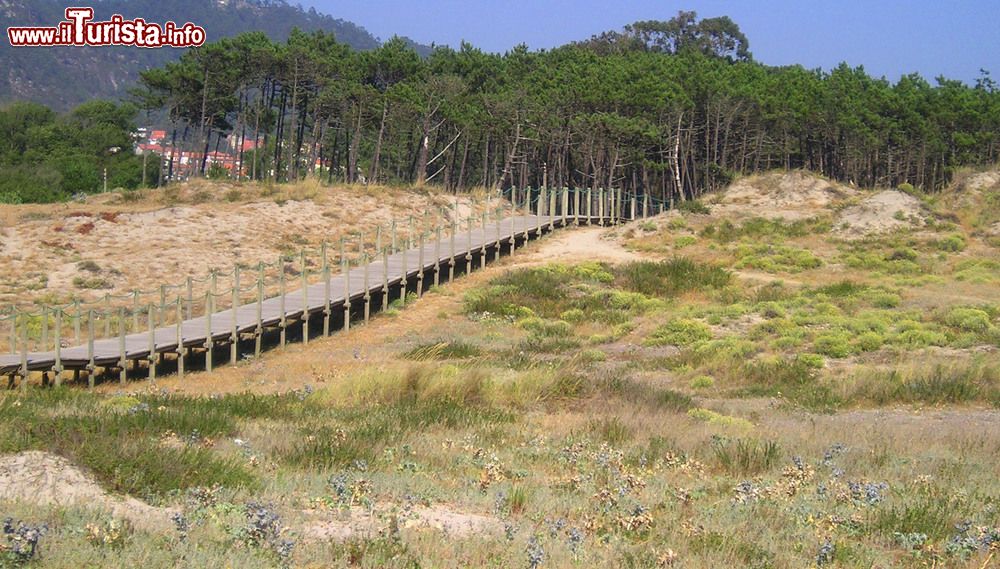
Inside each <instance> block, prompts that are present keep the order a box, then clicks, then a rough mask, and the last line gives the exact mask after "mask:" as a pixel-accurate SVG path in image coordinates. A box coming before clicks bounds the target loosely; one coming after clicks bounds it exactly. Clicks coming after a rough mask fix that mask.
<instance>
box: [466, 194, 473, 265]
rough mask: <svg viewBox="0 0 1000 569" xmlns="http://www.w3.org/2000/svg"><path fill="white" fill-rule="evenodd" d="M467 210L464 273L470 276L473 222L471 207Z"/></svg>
mask: <svg viewBox="0 0 1000 569" xmlns="http://www.w3.org/2000/svg"><path fill="white" fill-rule="evenodd" d="M469 209H470V211H469V217H468V219H466V220H465V221H466V223H468V227H467V228H466V232H465V235H466V239H465V272H466V273H468V274H470V275H471V274H472V224H473V223H474V221H473V217H472V215H473V212H472V211H471V209H472V208H471V206H470V208H469Z"/></svg>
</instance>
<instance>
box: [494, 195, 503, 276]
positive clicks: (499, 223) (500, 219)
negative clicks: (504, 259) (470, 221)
mask: <svg viewBox="0 0 1000 569" xmlns="http://www.w3.org/2000/svg"><path fill="white" fill-rule="evenodd" d="M496 218H497V219H496V224H497V241H496V249H494V250H493V253H494V254H493V262H494V263H495V262H497V261H499V260H500V242H501V241H503V200H501V201H500V205H499V206H498V207H497V212H496Z"/></svg>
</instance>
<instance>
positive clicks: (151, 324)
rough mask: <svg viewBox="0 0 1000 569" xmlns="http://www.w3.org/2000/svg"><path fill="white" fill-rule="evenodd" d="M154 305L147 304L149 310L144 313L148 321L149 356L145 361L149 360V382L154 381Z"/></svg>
mask: <svg viewBox="0 0 1000 569" xmlns="http://www.w3.org/2000/svg"><path fill="white" fill-rule="evenodd" d="M155 312H156V305H155V304H153V303H150V304H149V309H148V310H147V311H146V317H147V319H148V320H149V355H148V356H147V358H146V359H147V360H149V380H150V381H155V380H156V357H157V354H156V315H155V314H154V313H155Z"/></svg>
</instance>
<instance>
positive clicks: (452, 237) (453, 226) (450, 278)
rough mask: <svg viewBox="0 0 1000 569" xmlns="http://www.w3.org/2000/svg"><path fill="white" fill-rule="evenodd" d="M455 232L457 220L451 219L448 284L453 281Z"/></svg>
mask: <svg viewBox="0 0 1000 569" xmlns="http://www.w3.org/2000/svg"><path fill="white" fill-rule="evenodd" d="M456 211H457V208H456ZM457 232H458V222H457V219H453V220H451V235H449V239H450V241H451V255H450V256H449V257H448V282H452V281H454V280H455V233H457Z"/></svg>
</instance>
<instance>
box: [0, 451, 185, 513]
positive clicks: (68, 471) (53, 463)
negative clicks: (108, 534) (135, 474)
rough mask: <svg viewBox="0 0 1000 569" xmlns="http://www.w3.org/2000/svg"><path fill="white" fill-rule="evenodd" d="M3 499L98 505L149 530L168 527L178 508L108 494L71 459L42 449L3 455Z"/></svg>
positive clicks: (0, 493)
mask: <svg viewBox="0 0 1000 569" xmlns="http://www.w3.org/2000/svg"><path fill="white" fill-rule="evenodd" d="M0 501H7V502H24V503H30V504H37V505H40V506H57V507H66V506H77V507H87V508H94V509H97V510H102V511H106V512H109V513H111V514H112V515H113V516H115V517H117V518H123V519H127V520H128V521H130V522H131V523H132V524H133V525H134V526H135V527H138V528H142V529H148V530H164V529H166V528H168V527H169V525H170V514H171V513H173V512H174V510H172V509H170V508H157V507H154V506H150V505H149V504H147V503H145V502H143V501H141V500H137V499H135V498H132V497H129V496H113V495H111V494H108V493H107V492H105V491H104V489H103V488H101V486H100V485H99V484H98V483H97V482H96V481H95V480H94V479H93V478H92V477H91V476H90V475H88V474H87V473H85V472H84V471H83V470H81V469H80V468H78V467H76V466H75V465H74V464H73V463H71V462H70V461H68V460H66V459H65V458H63V457H61V456H58V455H55V454H51V453H47V452H41V451H25V452H21V453H17V454H11V455H5V456H0Z"/></svg>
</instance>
